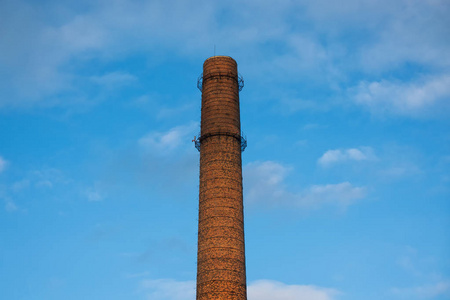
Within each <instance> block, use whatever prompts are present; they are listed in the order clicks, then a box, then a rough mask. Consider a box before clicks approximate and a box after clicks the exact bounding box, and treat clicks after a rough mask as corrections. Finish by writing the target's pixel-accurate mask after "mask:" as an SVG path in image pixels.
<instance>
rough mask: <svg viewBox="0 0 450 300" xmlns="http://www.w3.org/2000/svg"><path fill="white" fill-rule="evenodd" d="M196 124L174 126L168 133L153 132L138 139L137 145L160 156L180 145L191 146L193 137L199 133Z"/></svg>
mask: <svg viewBox="0 0 450 300" xmlns="http://www.w3.org/2000/svg"><path fill="white" fill-rule="evenodd" d="M199 129H200V128H199V125H198V123H197V122H191V123H189V124H187V125H181V126H176V127H173V128H171V129H169V130H168V131H163V132H162V131H153V132H150V133H148V134H146V135H145V136H144V137H142V138H140V139H139V141H138V143H139V145H140V146H142V147H143V148H144V149H147V150H156V151H159V152H160V153H161V154H164V153H166V152H167V151H171V150H174V149H176V148H178V147H179V146H181V145H182V144H186V143H190V144H192V142H191V141H192V139H193V138H194V135H195V134H197V133H198V131H199Z"/></svg>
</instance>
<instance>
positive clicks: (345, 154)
mask: <svg viewBox="0 0 450 300" xmlns="http://www.w3.org/2000/svg"><path fill="white" fill-rule="evenodd" d="M375 158H376V157H375V154H374V153H373V149H372V148H371V147H359V148H349V149H335V150H328V151H326V152H325V153H324V154H323V155H322V156H321V157H320V158H319V160H318V161H317V162H318V164H319V165H321V166H322V167H327V166H330V165H333V164H335V163H340V162H345V161H363V160H373V159H375Z"/></svg>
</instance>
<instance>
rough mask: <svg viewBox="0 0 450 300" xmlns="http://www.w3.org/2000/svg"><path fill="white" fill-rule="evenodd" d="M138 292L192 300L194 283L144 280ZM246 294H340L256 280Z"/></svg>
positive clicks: (325, 297)
mask: <svg viewBox="0 0 450 300" xmlns="http://www.w3.org/2000/svg"><path fill="white" fill-rule="evenodd" d="M140 292H141V293H143V294H145V295H146V299H149V300H150V299H152V300H153V299H158V300H194V299H195V281H193V280H189V281H176V280H173V279H156V280H152V279H146V280H141V281H140ZM247 294H248V299H249V300H301V299H308V300H334V299H336V297H337V296H338V295H339V294H341V292H340V291H338V290H336V289H331V288H322V287H318V286H314V285H296V284H292V285H288V284H284V283H282V282H279V281H275V280H257V281H253V282H250V283H249V284H248V288H247Z"/></svg>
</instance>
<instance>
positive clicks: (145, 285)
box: [140, 279, 195, 300]
mask: <svg viewBox="0 0 450 300" xmlns="http://www.w3.org/2000/svg"><path fill="white" fill-rule="evenodd" d="M140 290H141V293H143V294H144V295H145V296H146V299H149V300H153V299H158V300H194V299H195V281H193V280H189V281H177V280H173V279H146V280H142V281H141V282H140Z"/></svg>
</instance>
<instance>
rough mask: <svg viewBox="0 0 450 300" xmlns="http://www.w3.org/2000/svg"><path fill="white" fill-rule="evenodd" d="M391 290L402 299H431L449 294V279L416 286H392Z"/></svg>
mask: <svg viewBox="0 0 450 300" xmlns="http://www.w3.org/2000/svg"><path fill="white" fill-rule="evenodd" d="M391 292H392V293H393V294H394V295H396V296H398V297H399V298H403V299H433V298H436V297H439V296H444V295H446V296H450V280H442V281H439V282H436V283H434V284H427V285H422V286H416V287H408V288H392V289H391Z"/></svg>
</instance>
